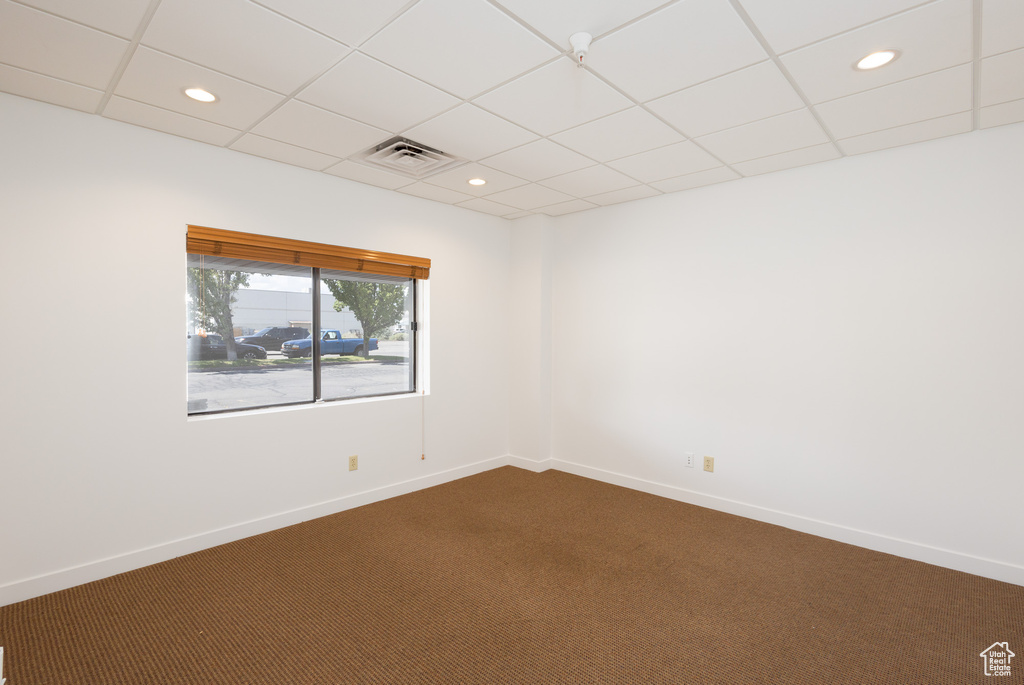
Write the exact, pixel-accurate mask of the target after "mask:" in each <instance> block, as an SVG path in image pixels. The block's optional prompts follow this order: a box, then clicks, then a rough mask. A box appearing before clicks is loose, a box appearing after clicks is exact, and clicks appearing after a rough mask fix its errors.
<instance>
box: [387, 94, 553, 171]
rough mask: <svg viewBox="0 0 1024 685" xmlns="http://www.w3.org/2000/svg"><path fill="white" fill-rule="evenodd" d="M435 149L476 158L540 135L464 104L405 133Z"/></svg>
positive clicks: (515, 145) (473, 159) (474, 159)
mask: <svg viewBox="0 0 1024 685" xmlns="http://www.w3.org/2000/svg"><path fill="white" fill-rule="evenodd" d="M404 135H405V136H406V137H407V138H411V139H412V140H415V141H416V142H418V143H422V144H423V145H428V146H430V147H432V148H434V149H436V150H441V151H442V152H447V153H448V154H451V155H455V156H456V157H462V158H463V159H468V160H471V161H477V160H480V159H483V158H484V157H490V156H491V155H495V154H497V153H499V152H502V151H504V150H508V149H510V148H513V147H517V146H519V145H522V144H523V143H527V142H529V141H531V140H534V139H536V138H537V136H536V135H535V134H533V133H530V132H529V131H527V130H526V129H523V128H520V127H519V126H516V125H515V124H510V123H509V122H507V121H505V120H504V119H500V118H498V117H496V116H494V115H493V114H491V113H490V112H485V111H483V110H482V109H480V108H479V107H474V106H473V105H470V104H463V105H460V106H459V107H456V108H455V109H453V110H451V111H449V112H445V113H444V114H442V115H440V116H437V117H435V118H433V119H431V120H430V121H428V122H425V123H423V124H420V125H419V126H416V127H415V128H412V129H410V130H409V131H408V132H407V133H405V134H404Z"/></svg>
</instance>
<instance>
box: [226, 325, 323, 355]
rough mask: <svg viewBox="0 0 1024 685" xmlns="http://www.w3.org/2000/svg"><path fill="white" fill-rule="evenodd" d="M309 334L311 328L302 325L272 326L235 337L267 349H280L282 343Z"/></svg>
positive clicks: (237, 339) (238, 340)
mask: <svg viewBox="0 0 1024 685" xmlns="http://www.w3.org/2000/svg"><path fill="white" fill-rule="evenodd" d="M308 335H309V329H308V328H302V327H300V326H271V327H269V328H263V329H261V330H258V331H256V332H255V333H253V334H252V335H241V336H238V337H237V338H235V342H240V343H245V344H246V345H259V346H260V347H262V348H263V349H265V350H280V349H281V344H282V343H286V342H288V341H289V340H296V339H298V338H305V337H306V336H308Z"/></svg>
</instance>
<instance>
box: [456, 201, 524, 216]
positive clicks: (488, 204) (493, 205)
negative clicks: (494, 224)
mask: <svg viewBox="0 0 1024 685" xmlns="http://www.w3.org/2000/svg"><path fill="white" fill-rule="evenodd" d="M456 206H457V207H465V208H466V209H472V210H474V211H476V212H484V213H485V214H493V215H494V216H508V215H509V214H515V213H517V211H518V210H516V208H515V207H509V206H508V205H502V204H498V203H497V202H492V201H491V200H485V199H483V198H479V197H475V198H473V199H472V200H466V201H465V202H460V203H459V204H458V205H456Z"/></svg>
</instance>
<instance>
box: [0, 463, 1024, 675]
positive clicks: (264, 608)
mask: <svg viewBox="0 0 1024 685" xmlns="http://www.w3.org/2000/svg"><path fill="white" fill-rule="evenodd" d="M996 641H999V642H1008V643H1009V646H1010V648H1011V649H1012V650H1014V651H1015V652H1016V653H1017V654H1020V656H1019V657H1017V659H1019V661H1018V662H1016V663H1013V662H1011V668H1012V676H1010V677H1003V678H986V677H985V675H984V671H983V660H982V658H981V657H980V656H979V655H980V653H981V651H982V650H984V649H985V648H986V647H988V646H989V645H991V644H992V643H994V642H996ZM0 646H2V647H4V657H5V658H4V662H5V663H4V667H5V670H4V675H5V676H6V677H7V685H56V684H58V683H69V684H70V683H74V684H75V685H121V684H129V683H130V684H133V685H134V684H136V683H138V684H150V683H152V684H154V685H156V684H161V685H164V684H168V685H178V684H185V683H188V684H190V685H199V684H202V685H210V684H229V685H233V684H236V683H238V684H241V683H250V684H255V683H268V684H269V683H273V684H275V685H280V684H296V685H305V684H314V683H316V684H332V685H336V684H348V683H402V684H405V683H431V684H433V683H460V684H461V683H467V684H468V683H487V684H498V683H730V684H733V683H816V684H817V683H929V684H942V683H956V684H958V685H959V684H960V683H974V682H977V683H986V682H987V683H991V682H993V681H994V682H999V683H1021V682H1024V587H1021V586H1017V585H1011V584H1007V583H1001V582H998V581H994V580H988V579H985V578H981V577H978V576H972V575H969V574H966V573H960V572H957V571H950V570H947V569H944V568H939V567H936V566H930V565H927V564H923V563H919V562H915V561H909V560H906V559H901V558H899V557H894V556H890V555H887V554H881V553H877V552H872V551H868V550H864V549H861V548H858V547H853V546H850V545H845V544H842V543H838V542H833V541H830V540H826V539H823V538H819V537H815V536H812V535H806V534H803V533H797V532H793V531H790V530H787V529H784V528H780V527H777V526H772V525H769V524H765V523H759V522H756V521H751V520H748V519H744V518H740V517H736V516H731V515H728V514H723V513H719V512H715V511H712V510H709V509H702V508H700V507H695V506H691V505H687V504H682V503H680V502H675V501H672V500H668V499H663V498H660V497H655V496H652V495H647V494H643V493H639V492H635V491H632V490H627V489H624V488H620V487H616V486H613V485H607V484H604V483H600V482H596V481H592V480H588V479H585V478H580V477H577V476H573V475H569V474H566V473H561V472H558V471H548V472H545V473H541V474H536V473H531V472H527V471H523V470H520V469H515V468H512V467H506V468H501V469H497V470H494V471H489V472H487V473H483V474H480V475H477V476H472V477H470V478H465V479H462V480H459V481H455V482H452V483H448V484H445V485H441V486H438V487H434V488H430V489H427V490H423V491H420V492H416V493H413V494H410V495H406V496H402V497H397V498H394V499H391V500H388V501H385V502H379V503H377V504H372V505H368V506H364V507H360V508H358V509H353V510H350V511H346V512H342V513H340V514H336V515H333V516H328V517H324V518H321V519H317V520H314V521H309V522H306V523H303V524H300V525H297V526H292V527H289V528H285V529H282V530H278V531H274V532H271V533H266V534H264V535H258V536H255V537H252V538H248V539H245V540H241V541H238V542H234V543H230V544H227V545H222V546H220V547H216V548H213V549H209V550H205V551H202V552H198V553H196V554H191V555H188V556H184V557H180V558H177V559H174V560H171V561H168V562H164V563H161V564H156V565H154V566H150V567H147V568H143V569H140V570H138V571H132V572H130V573H125V574H122V575H119V576H115V577H112V578H107V579H104V580H101V581H97V582H94V583H90V584H87V585H83V586H80V587H76V588H72V589H70V590H65V591H63V592H57V593H54V594H51V595H46V596H44V597H39V598H36V599H32V600H29V601H26V602H21V603H19V604H13V605H10V606H7V607H0Z"/></svg>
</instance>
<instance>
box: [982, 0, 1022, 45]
mask: <svg viewBox="0 0 1024 685" xmlns="http://www.w3.org/2000/svg"><path fill="white" fill-rule="evenodd" d="M981 12H982V13H981V55H982V57H991V56H992V55H996V54H999V53H1000V52H1009V51H1010V50H1016V49H1018V48H1024V2H1021V1H1020V0H985V2H984V3H983V4H982V6H981Z"/></svg>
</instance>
